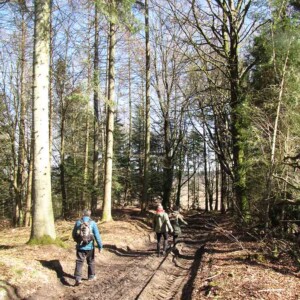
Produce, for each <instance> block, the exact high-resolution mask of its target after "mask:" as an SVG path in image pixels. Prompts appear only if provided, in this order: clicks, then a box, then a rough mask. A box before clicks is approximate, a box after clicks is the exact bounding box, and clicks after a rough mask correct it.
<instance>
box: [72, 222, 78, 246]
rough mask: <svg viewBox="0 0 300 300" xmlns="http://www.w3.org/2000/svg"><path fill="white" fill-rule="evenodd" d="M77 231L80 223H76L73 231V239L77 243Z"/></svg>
mask: <svg viewBox="0 0 300 300" xmlns="http://www.w3.org/2000/svg"><path fill="white" fill-rule="evenodd" d="M77 230H78V221H77V222H76V223H75V225H74V227H73V230H72V237H73V240H74V241H75V242H77V241H76V240H77Z"/></svg>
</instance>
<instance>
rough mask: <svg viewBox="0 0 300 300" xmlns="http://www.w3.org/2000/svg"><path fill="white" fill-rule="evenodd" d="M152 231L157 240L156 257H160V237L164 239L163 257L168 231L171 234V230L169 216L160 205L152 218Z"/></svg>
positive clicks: (166, 245)
mask: <svg viewBox="0 0 300 300" xmlns="http://www.w3.org/2000/svg"><path fill="white" fill-rule="evenodd" d="M153 230H154V231H155V233H156V239H157V256H160V254H161V252H160V241H161V237H162V236H163V238H164V243H163V252H162V254H163V255H165V254H166V251H167V247H168V238H169V231H170V232H171V233H172V232H173V228H172V225H171V223H170V220H169V216H168V214H167V213H166V212H165V211H164V208H163V206H162V205H161V204H159V205H158V206H157V208H156V213H155V216H154V218H153Z"/></svg>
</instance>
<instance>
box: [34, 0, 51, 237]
mask: <svg viewBox="0 0 300 300" xmlns="http://www.w3.org/2000/svg"><path fill="white" fill-rule="evenodd" d="M49 18H50V0H38V1H35V28H34V41H35V42H34V58H33V65H34V71H33V72H34V73H33V76H34V84H33V143H34V153H33V159H34V161H33V199H34V209H33V222H32V230H31V237H30V238H31V239H42V238H44V237H46V236H49V237H50V238H52V239H55V238H56V233H55V227H54V216H53V208H52V198H51V169H50V157H49V122H48V120H49V54H50V53H49V45H50V35H49V32H50V22H49Z"/></svg>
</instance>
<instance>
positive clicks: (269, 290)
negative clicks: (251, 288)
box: [258, 289, 284, 293]
mask: <svg viewBox="0 0 300 300" xmlns="http://www.w3.org/2000/svg"><path fill="white" fill-rule="evenodd" d="M283 291H284V289H263V290H259V291H258V292H259V293H260V292H283Z"/></svg>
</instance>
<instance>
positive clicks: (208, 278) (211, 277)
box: [204, 272, 223, 281]
mask: <svg viewBox="0 0 300 300" xmlns="http://www.w3.org/2000/svg"><path fill="white" fill-rule="evenodd" d="M222 273H223V272H220V273H217V274H215V275H213V276H210V277H207V278H205V279H204V280H205V281H206V280H210V279H213V278H215V277H217V276H219V275H221V274H222Z"/></svg>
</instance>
